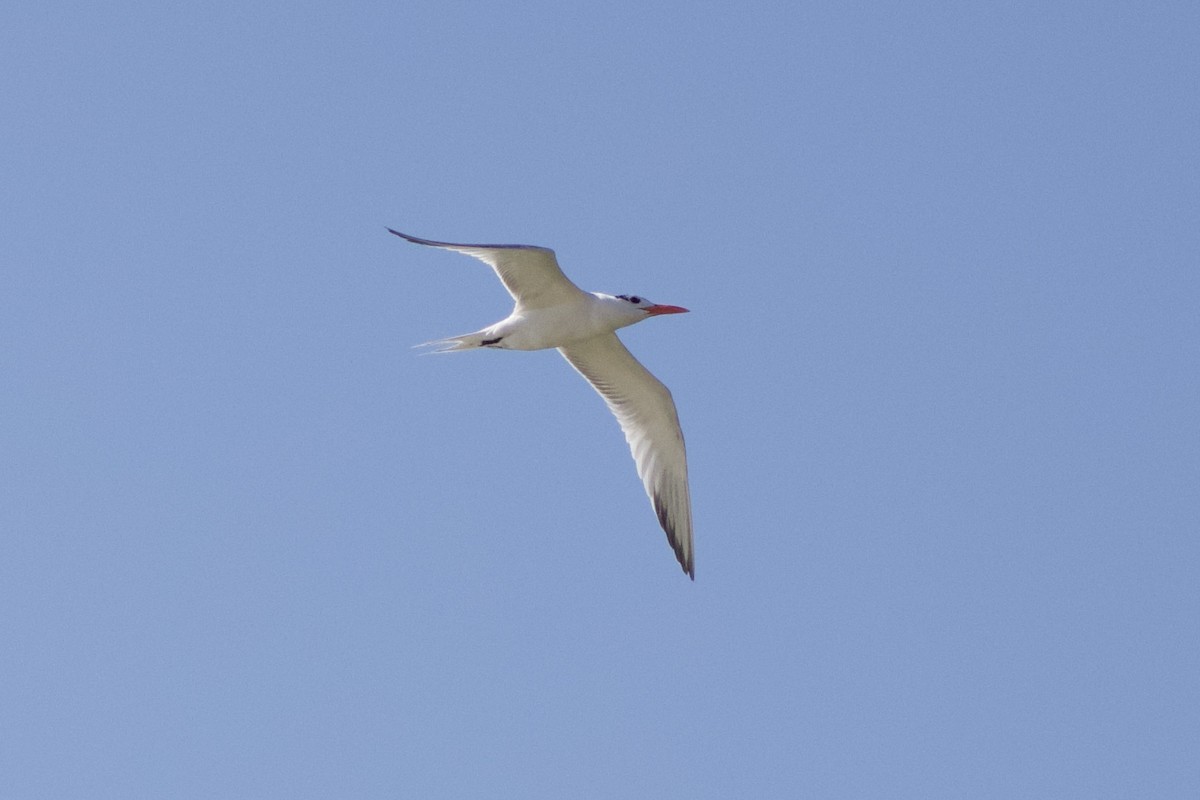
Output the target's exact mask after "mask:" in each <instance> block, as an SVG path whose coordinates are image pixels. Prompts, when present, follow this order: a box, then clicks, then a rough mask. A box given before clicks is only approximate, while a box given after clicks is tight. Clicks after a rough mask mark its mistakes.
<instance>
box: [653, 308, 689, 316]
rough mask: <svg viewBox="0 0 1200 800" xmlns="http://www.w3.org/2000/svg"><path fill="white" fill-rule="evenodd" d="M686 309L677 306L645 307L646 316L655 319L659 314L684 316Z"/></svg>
mask: <svg viewBox="0 0 1200 800" xmlns="http://www.w3.org/2000/svg"><path fill="white" fill-rule="evenodd" d="M687 312H688V310H687V309H686V308H680V307H679V306H646V316H648V317H657V316H658V315H659V314H686V313H687Z"/></svg>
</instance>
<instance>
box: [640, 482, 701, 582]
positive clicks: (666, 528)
mask: <svg viewBox="0 0 1200 800" xmlns="http://www.w3.org/2000/svg"><path fill="white" fill-rule="evenodd" d="M651 499H652V500H653V505H654V513H655V514H657V515H658V524H659V525H661V526H662V529H663V532H665V533H666V534H667V544H669V545H671V549H672V550H674V551H675V560H676V561H678V562H679V566H680V567H681V568H682V569H683V574H684V575H687V576H688V577H689V578H691V579H692V582H693V583H694V582H695V581H696V562H695V560H694V559H693V556H692V554H691V553H685V552H684V549H683V543H682V542H681V541H680V540H679V536H677V535H676V533H675V521H674V520H673V519H672V518H671V514H670V512H668V511H667V504H666V503H664V502H663V501H662V498H661V497H659V496H658V495H654V497H653V498H651Z"/></svg>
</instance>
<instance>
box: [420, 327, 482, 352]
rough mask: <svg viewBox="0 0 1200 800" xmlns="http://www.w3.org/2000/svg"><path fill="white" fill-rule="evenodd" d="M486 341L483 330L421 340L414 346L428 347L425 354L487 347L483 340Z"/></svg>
mask: <svg viewBox="0 0 1200 800" xmlns="http://www.w3.org/2000/svg"><path fill="white" fill-rule="evenodd" d="M485 341H487V339H486V334H485V333H484V332H483V331H476V332H475V333H464V334H462V335H461V336H450V337H447V338H445V339H434V340H433V341H432V342H422V343H421V344H418V345H415V347H429V348H432V349H430V350H427V351H425V352H426V355H429V354H432V353H453V352H456V351H458V350H474V349H475V348H477V347H487V346H488V345H485V344H484V342H485Z"/></svg>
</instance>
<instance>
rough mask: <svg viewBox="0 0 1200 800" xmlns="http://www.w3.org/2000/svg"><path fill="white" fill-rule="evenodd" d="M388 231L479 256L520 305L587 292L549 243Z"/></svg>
mask: <svg viewBox="0 0 1200 800" xmlns="http://www.w3.org/2000/svg"><path fill="white" fill-rule="evenodd" d="M388 231H389V232H390V233H394V234H395V235H396V236H399V237H400V238H401V239H407V240H408V241H410V242H413V243H415V244H423V245H428V246H430V247H441V248H443V249H445V250H453V251H454V252H456V253H463V254H464V255H468V256H471V257H473V258H477V259H479V260H480V261H482V262H483V263H485V264H487V265H488V266H489V267H491V268H492V269H493V270H495V271H496V275H497V276H498V277H499V278H500V282H501V283H503V284H504V288H505V289H507V290H508V293H509V294H510V295H512V298H513V300H515V301H516V302H517V307H518V308H546V307H548V306H553V305H558V304H559V303H562V302H567V301H570V300H572V299H574V298H576V297H578V296H579V295H581V294H583V291H582V290H581V289H580V288H579V287H578V286H576V285H575V284H573V283H571V281H570V280H569V279H568V278H567V276H566V275H564V274H563V271H562V268H561V267H559V266H558V259H556V258H555V257H554V251H553V250H551V249H550V248H548V247H535V246H533V245H527V244H454V243H453V242H435V241H433V240H431V239H421V238H418V237H416V236H409V235H408V234H407V233H401V232H400V231H397V230H392V229H391V228H388Z"/></svg>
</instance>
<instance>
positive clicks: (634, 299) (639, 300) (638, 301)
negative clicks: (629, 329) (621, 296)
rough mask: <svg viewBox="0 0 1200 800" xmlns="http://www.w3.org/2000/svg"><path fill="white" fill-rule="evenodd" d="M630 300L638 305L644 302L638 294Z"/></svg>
mask: <svg viewBox="0 0 1200 800" xmlns="http://www.w3.org/2000/svg"><path fill="white" fill-rule="evenodd" d="M629 302H631V303H633V304H634V305H635V306H636V305H637V304H638V303H640V302H642V298H640V297H638V296H637V295H634V296H633V297H631V298H629Z"/></svg>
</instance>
